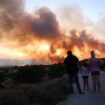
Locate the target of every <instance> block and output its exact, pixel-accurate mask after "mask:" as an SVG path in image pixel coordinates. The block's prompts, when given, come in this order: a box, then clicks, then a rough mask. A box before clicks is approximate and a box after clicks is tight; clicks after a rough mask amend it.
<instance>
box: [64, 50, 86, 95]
mask: <svg viewBox="0 0 105 105" xmlns="http://www.w3.org/2000/svg"><path fill="white" fill-rule="evenodd" d="M78 63H79V60H78V58H77V57H76V56H75V55H73V54H72V52H71V51H68V52H67V57H66V58H65V59H64V64H65V65H66V70H67V73H68V77H69V85H70V93H71V94H74V90H73V83H76V86H77V89H78V92H79V94H84V92H82V90H81V88H80V83H79V78H78V72H79V69H78Z"/></svg>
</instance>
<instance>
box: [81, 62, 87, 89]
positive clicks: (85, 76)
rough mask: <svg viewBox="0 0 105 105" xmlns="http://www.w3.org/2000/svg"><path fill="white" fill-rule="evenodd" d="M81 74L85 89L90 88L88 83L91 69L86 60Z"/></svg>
mask: <svg viewBox="0 0 105 105" xmlns="http://www.w3.org/2000/svg"><path fill="white" fill-rule="evenodd" d="M80 74H81V76H82V79H83V90H89V84H88V77H89V69H88V65H87V63H86V62H84V63H83V65H82V68H81V70H80Z"/></svg>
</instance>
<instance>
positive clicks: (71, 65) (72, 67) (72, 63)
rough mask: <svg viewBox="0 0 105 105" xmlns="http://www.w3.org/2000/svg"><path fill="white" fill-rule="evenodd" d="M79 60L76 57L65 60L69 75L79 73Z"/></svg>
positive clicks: (68, 57)
mask: <svg viewBox="0 0 105 105" xmlns="http://www.w3.org/2000/svg"><path fill="white" fill-rule="evenodd" d="M78 61H79V60H78V58H77V57H76V56H74V55H72V56H67V57H66V58H65V60H64V64H65V65H66V67H67V72H68V73H69V74H71V73H77V72H78Z"/></svg>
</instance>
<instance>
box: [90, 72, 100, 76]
mask: <svg viewBox="0 0 105 105" xmlns="http://www.w3.org/2000/svg"><path fill="white" fill-rule="evenodd" d="M94 75H100V72H99V71H94V72H91V76H94Z"/></svg>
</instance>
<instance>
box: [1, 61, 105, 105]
mask: <svg viewBox="0 0 105 105" xmlns="http://www.w3.org/2000/svg"><path fill="white" fill-rule="evenodd" d="M102 60H103V61H105V59H102ZM83 62H86V60H83V61H81V62H80V66H81V63H83ZM100 68H101V69H102V70H103V71H104V70H105V63H103V64H101V65H100ZM0 87H1V89H0V105H56V104H57V103H58V102H60V101H62V100H64V99H65V98H67V96H68V94H69V92H68V84H67V77H66V70H65V66H64V65H63V64H53V65H26V66H21V67H18V66H15V67H1V68H0Z"/></svg>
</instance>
